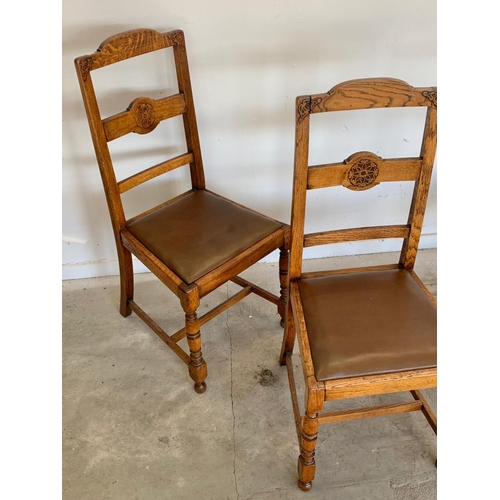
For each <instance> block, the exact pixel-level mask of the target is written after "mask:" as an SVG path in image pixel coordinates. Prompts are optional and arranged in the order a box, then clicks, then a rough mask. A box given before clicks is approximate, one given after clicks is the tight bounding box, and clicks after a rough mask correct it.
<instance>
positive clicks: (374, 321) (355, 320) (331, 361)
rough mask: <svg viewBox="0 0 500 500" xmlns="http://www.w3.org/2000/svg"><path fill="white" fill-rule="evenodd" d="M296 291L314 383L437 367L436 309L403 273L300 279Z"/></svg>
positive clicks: (388, 272)
mask: <svg viewBox="0 0 500 500" xmlns="http://www.w3.org/2000/svg"><path fill="white" fill-rule="evenodd" d="M299 290H300V297H301V299H302V305H303V308H304V317H305V321H306V327H307V333H308V336H309V343H310V346H311V354H312V359H313V363H314V370H315V374H316V378H317V379H318V380H322V381H324V380H334V379H340V378H347V377H358V376H366V375H375V374H380V373H390V372H398V371H405V370H417V369H421V368H432V367H435V366H436V363H437V354H436V352H437V350H436V333H437V332H436V308H435V306H434V305H433V304H432V303H431V302H430V300H429V298H428V297H427V295H426V293H425V292H424V290H422V288H421V287H420V286H419V285H418V283H417V282H416V281H415V280H414V279H413V277H412V276H411V275H410V273H409V272H408V271H405V270H403V269H395V270H390V271H372V272H363V273H356V274H341V275H333V276H326V277H322V278H311V279H302V280H300V281H299Z"/></svg>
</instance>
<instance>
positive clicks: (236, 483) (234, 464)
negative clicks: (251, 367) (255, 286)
mask: <svg viewBox="0 0 500 500" xmlns="http://www.w3.org/2000/svg"><path fill="white" fill-rule="evenodd" d="M226 296H227V298H229V283H226ZM228 320H229V312H228V311H226V328H227V333H228V336H229V369H230V374H231V377H230V378H231V412H232V414H233V476H234V488H235V490H236V498H237V499H239V498H240V494H239V492H238V480H237V478H236V436H235V431H234V429H235V423H236V421H235V417H234V400H233V339H232V337H231V330H230V329H229V321H228Z"/></svg>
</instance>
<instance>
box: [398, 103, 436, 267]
mask: <svg viewBox="0 0 500 500" xmlns="http://www.w3.org/2000/svg"><path fill="white" fill-rule="evenodd" d="M436 147H437V110H436V108H433V107H430V108H428V109H427V116H426V120H425V129H424V138H423V141H422V149H421V153H420V155H421V157H422V168H421V170H420V176H419V179H418V180H417V182H415V187H414V190H413V197H412V202H411V207H410V214H409V217H408V224H409V226H410V235H409V237H408V238H406V239H405V240H404V242H403V248H402V250H401V257H400V263H401V265H402V266H403V267H404V268H405V269H413V266H414V265H415V259H416V257H417V250H418V243H419V241H420V235H421V233H422V226H423V225H424V216H425V209H426V206H427V198H428V196H429V188H430V185H431V177H432V169H433V167H434V159H435V156H436Z"/></svg>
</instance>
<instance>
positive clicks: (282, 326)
mask: <svg viewBox="0 0 500 500" xmlns="http://www.w3.org/2000/svg"><path fill="white" fill-rule="evenodd" d="M280 326H281V328H285V320H284V319H283V318H281V321H280Z"/></svg>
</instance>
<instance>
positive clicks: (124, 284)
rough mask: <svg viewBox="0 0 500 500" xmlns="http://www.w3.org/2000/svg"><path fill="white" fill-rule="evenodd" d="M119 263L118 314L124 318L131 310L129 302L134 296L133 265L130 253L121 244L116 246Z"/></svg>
mask: <svg viewBox="0 0 500 500" xmlns="http://www.w3.org/2000/svg"><path fill="white" fill-rule="evenodd" d="M118 262H119V264H120V314H121V315H122V316H123V317H124V318H126V317H127V316H129V315H130V313H131V312H132V309H130V306H129V302H130V301H131V300H132V299H133V298H134V267H133V265H132V254H131V253H130V252H129V251H128V250H127V249H126V248H125V247H123V246H122V245H120V246H118Z"/></svg>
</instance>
